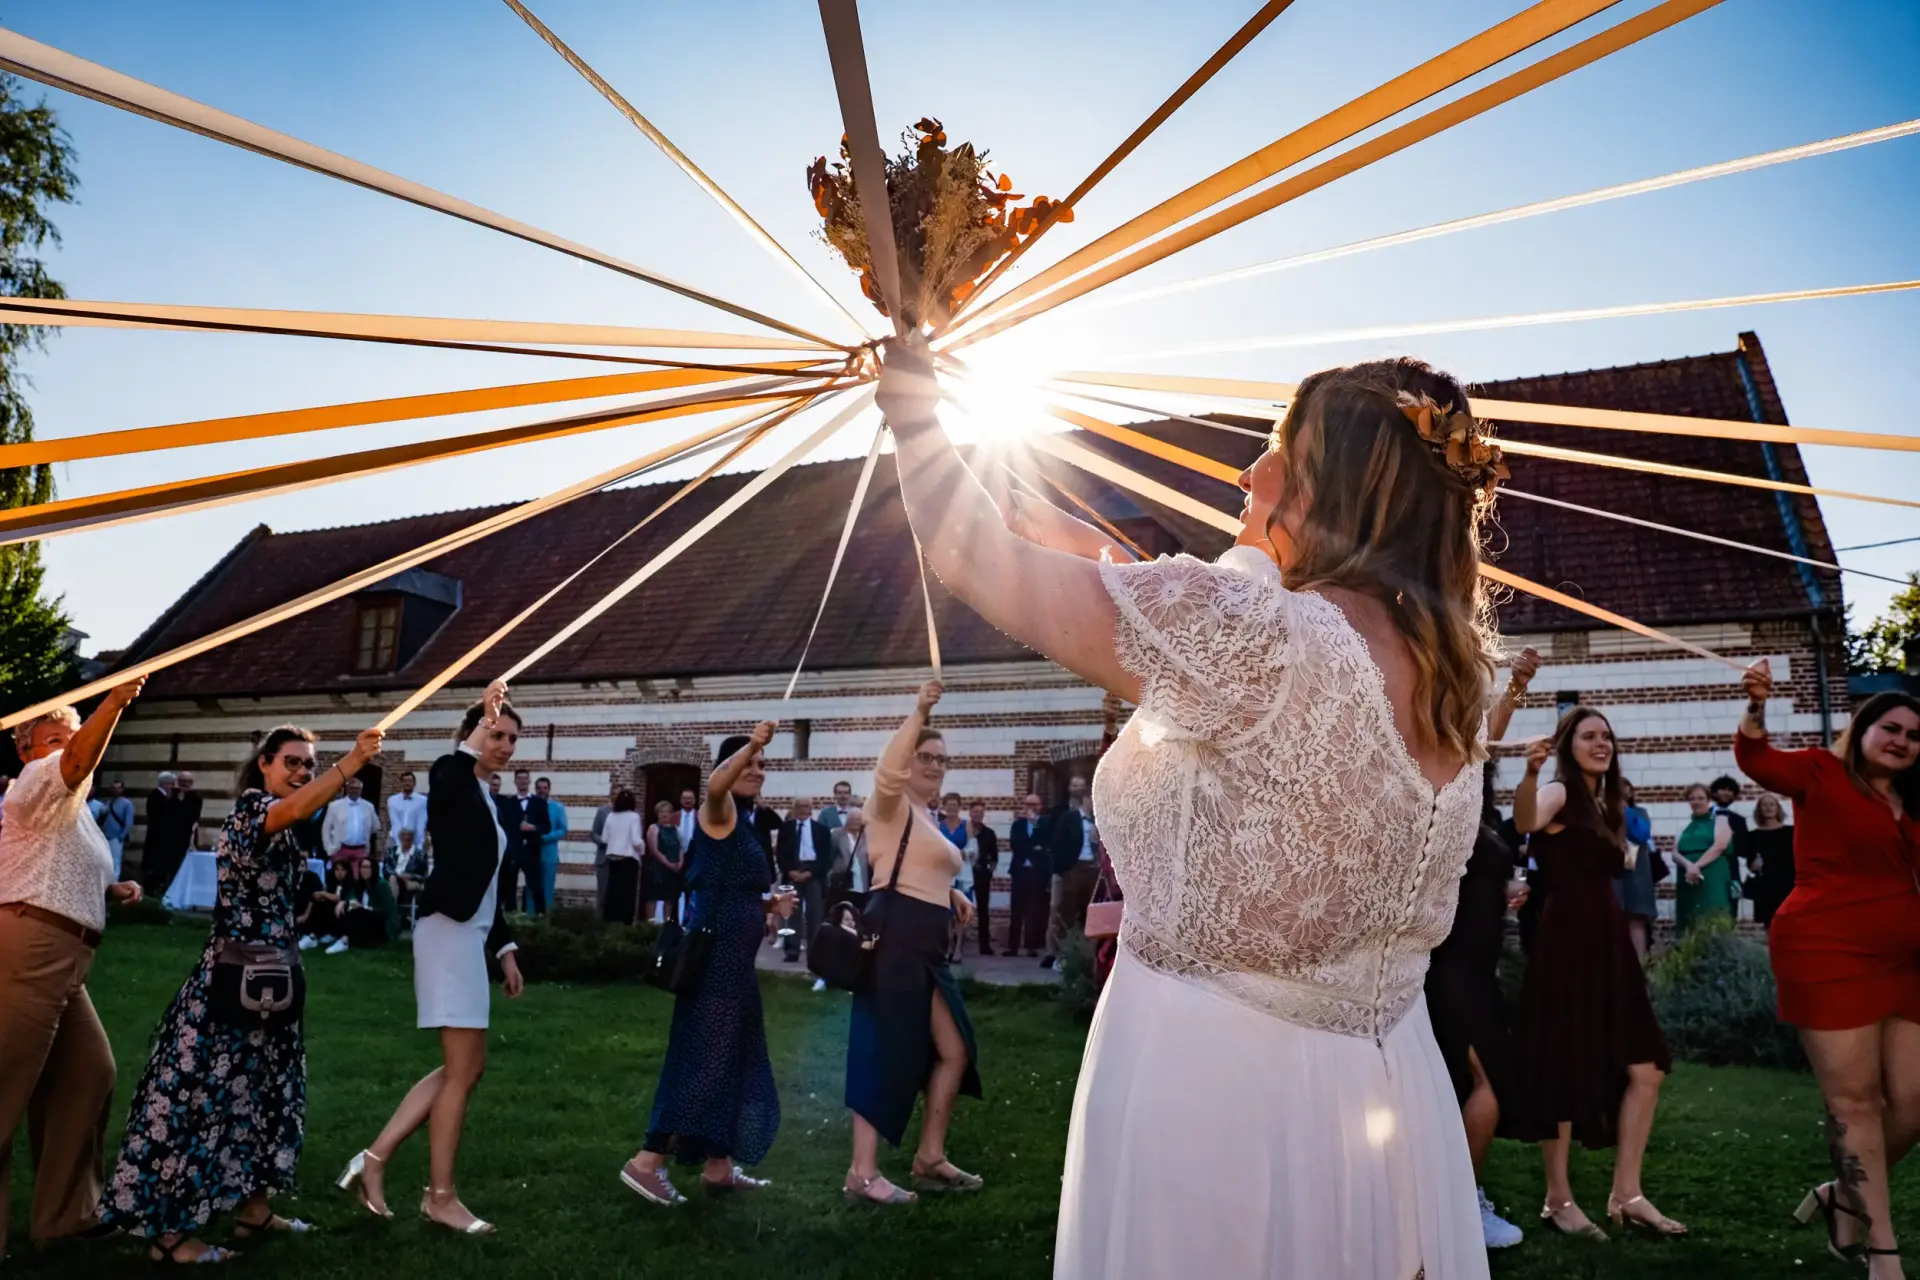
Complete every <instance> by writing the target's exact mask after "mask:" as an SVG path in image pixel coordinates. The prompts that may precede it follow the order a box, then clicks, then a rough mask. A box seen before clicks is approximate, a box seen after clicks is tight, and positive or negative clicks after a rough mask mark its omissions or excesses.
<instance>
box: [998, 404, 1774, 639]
mask: <svg viewBox="0 0 1920 1280" xmlns="http://www.w3.org/2000/svg"><path fill="white" fill-rule="evenodd" d="M1034 444H1035V445H1036V447H1038V448H1042V449H1045V450H1046V451H1047V452H1048V453H1051V454H1053V455H1054V456H1055V457H1057V458H1060V459H1061V460H1063V461H1066V462H1071V463H1073V464H1074V465H1075V466H1078V467H1081V468H1083V469H1085V470H1087V471H1090V472H1092V473H1093V474H1094V475H1097V476H1099V477H1100V478H1101V479H1103V480H1107V481H1110V482H1111V483H1113V484H1116V485H1118V486H1120V487H1121V488H1123V489H1127V490H1130V491H1131V492H1133V493H1136V494H1138V495H1140V496H1141V497H1143V498H1146V499H1148V500H1149V501H1152V502H1158V503H1160V504H1161V505H1162V506H1165V507H1168V508H1169V509H1171V510H1174V511H1177V512H1180V513H1181V514H1183V515H1187V516H1191V517H1193V518H1194V519H1197V520H1201V521H1203V522H1205V523H1206V524H1208V525H1211V526H1212V527H1213V528H1215V529H1218V530H1220V531H1221V532H1222V533H1225V534H1228V535H1230V536H1233V537H1238V536H1239V534H1240V521H1239V520H1237V519H1235V518H1234V517H1232V516H1230V515H1228V514H1227V513H1225V512H1224V511H1220V510H1218V509H1217V508H1214V507H1211V506H1209V505H1207V504H1206V503H1204V502H1201V501H1199V500H1198V499H1195V498H1191V497H1189V496H1187V495H1186V494H1184V493H1181V492H1180V491H1179V490H1178V489H1173V488H1170V487H1168V486H1167V485H1163V484H1161V483H1159V482H1158V481H1155V480H1149V479H1148V478H1147V477H1145V476H1143V475H1141V474H1140V473H1138V472H1137V471H1133V470H1130V469H1129V468H1127V467H1123V466H1121V465H1120V464H1119V463H1117V462H1114V461H1112V460H1111V459H1109V458H1107V457H1105V456H1104V455H1102V454H1098V453H1095V452H1094V451H1093V450H1091V449H1087V448H1084V447H1082V446H1080V445H1077V444H1074V443H1072V442H1071V441H1068V440H1064V439H1062V438H1061V437H1059V436H1057V435H1040V436H1037V437H1035V439H1034ZM1480 575H1481V576H1482V577H1484V578H1486V579H1488V580H1489V581H1491V582H1497V583H1499V584H1501V585H1502V586H1507V587H1511V588H1513V589H1514V590H1516V591H1524V592H1526V593H1527V594H1528V595H1532V596H1538V597H1539V598H1540V599H1542V600H1546V601H1549V602H1551V603H1553V604H1557V605H1559V606H1560V607H1561V608H1564V609H1570V610H1572V611H1573V612H1575V613H1580V614H1584V615H1586V616H1587V617H1589V618H1593V619H1595V620H1597V621H1600V622H1604V623H1606V624H1607V625H1608V626H1612V627H1619V628H1621V629H1623V630H1626V631H1631V632H1634V633H1635V634H1636V635H1642V636H1645V637H1646V638H1647V639H1649V640H1655V641H1658V642H1659V643H1661V644H1666V645H1671V646H1673V647H1674V648H1676V649H1684V650H1685V651H1686V652H1688V653H1692V654H1696V655H1698V656H1700V657H1702V658H1709V659H1711V660H1712V661H1714V662H1718V663H1721V664H1722V665H1724V666H1727V667H1731V668H1732V669H1733V670H1735V671H1745V670H1746V664H1744V663H1741V662H1736V661H1734V660H1733V659H1732V658H1727V657H1722V656H1721V655H1720V654H1717V653H1715V652H1713V651H1712V650H1711V649H1706V648H1703V647H1701V646H1700V645H1697V644H1694V643H1693V642H1692V641H1690V640H1682V639H1681V638H1680V637H1678V636H1674V635H1670V634H1668V633H1667V632H1665V631H1661V630H1660V629H1658V628H1657V627H1650V626H1647V625H1646V624H1645V623H1642V622H1636V621H1634V620H1633V619H1632V618H1628V617H1625V616H1623V615H1621V614H1617V613H1614V612H1612V611H1611V610H1608V609H1602V608H1600V607H1599V606H1598V605H1593V604H1588V603H1587V602H1586V601H1585V600H1580V599H1577V598H1575V597H1573V596H1570V595H1567V594H1566V593H1565V592H1561V591H1555V590H1554V589H1553V588H1551V587H1543V586H1541V585H1540V584H1539V583H1537V582H1533V581H1531V580H1529V579H1527V578H1522V577H1521V576H1519V575H1518V574H1515V573H1509V572H1507V571H1506V570H1505V569H1500V568H1496V567H1495V566H1493V565H1490V564H1482V565H1481V566H1480Z"/></svg>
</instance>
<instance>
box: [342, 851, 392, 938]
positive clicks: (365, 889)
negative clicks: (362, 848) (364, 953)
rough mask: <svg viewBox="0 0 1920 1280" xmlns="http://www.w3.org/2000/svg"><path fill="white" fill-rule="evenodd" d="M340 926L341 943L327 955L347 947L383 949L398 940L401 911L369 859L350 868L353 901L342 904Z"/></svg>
mask: <svg viewBox="0 0 1920 1280" xmlns="http://www.w3.org/2000/svg"><path fill="white" fill-rule="evenodd" d="M340 923H341V929H340V933H341V937H340V941H338V942H336V943H334V944H333V945H332V946H331V947H328V948H327V954H329V955H337V954H338V953H339V952H342V951H345V950H346V949H347V948H348V947H359V948H361V949H363V950H365V949H368V948H372V947H384V946H386V945H387V944H388V943H389V942H392V941H393V940H394V939H395V938H398V937H399V936H400V911H399V908H398V907H396V906H395V905H394V901H393V891H392V890H391V889H389V888H388V887H387V882H386V880H385V879H383V878H382V877H381V876H380V874H379V872H378V871H377V870H376V868H375V867H374V865H373V859H372V858H371V857H365V858H361V859H360V860H359V861H358V862H355V863H354V864H353V892H352V897H351V899H350V900H349V901H347V902H344V903H342V904H341V914H340Z"/></svg>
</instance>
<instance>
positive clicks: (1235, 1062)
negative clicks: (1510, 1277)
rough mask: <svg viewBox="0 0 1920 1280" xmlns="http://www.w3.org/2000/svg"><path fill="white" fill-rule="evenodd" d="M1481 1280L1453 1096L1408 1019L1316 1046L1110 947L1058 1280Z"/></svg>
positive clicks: (1419, 1012) (1087, 1065)
mask: <svg viewBox="0 0 1920 1280" xmlns="http://www.w3.org/2000/svg"><path fill="white" fill-rule="evenodd" d="M1422 1267H1424V1268H1425V1269H1426V1280H1481V1278H1483V1277H1485V1276H1486V1275H1487V1254H1486V1246H1485V1243H1484V1240H1483V1238H1482V1236H1481V1230H1480V1214H1479V1207H1478V1203H1477V1200H1476V1197H1475V1194H1474V1180H1473V1165H1472V1161H1471V1160H1470V1159H1469V1157H1468V1154H1467V1137H1466V1130H1465V1129H1464V1128H1463V1127H1462V1125H1461V1122H1460V1110H1459V1106H1458V1104H1457V1103H1456V1101H1455V1099H1454V1094H1453V1086H1452V1084H1451V1082H1450V1081H1449V1080H1448V1078H1447V1072H1446V1068H1445V1066H1444V1064H1443V1063H1442V1062H1441V1059H1440V1050H1439V1048H1438V1046H1437V1045H1436V1044H1435V1043H1434V1039H1433V1029H1432V1027H1431V1025H1430V1024H1429V1023H1428V1021H1427V1006H1426V1001H1425V1000H1424V999H1422V1000H1421V1001H1419V1002H1418V1003H1416V1004H1415V1006H1414V1007H1413V1009H1412V1010H1410V1011H1409V1012H1408V1014H1407V1016H1406V1017H1405V1018H1403V1019H1402V1020H1401V1021H1400V1023H1399V1025H1398V1026H1396V1027H1395V1028H1394V1029H1393V1031H1392V1032H1391V1033H1390V1034H1389V1035H1388V1036H1387V1038H1386V1043H1385V1046H1384V1048H1383V1047H1381V1046H1377V1045H1375V1044H1374V1042H1373V1041H1372V1040H1369V1039H1360V1038H1356V1037H1353V1036H1344V1035H1338V1034H1336V1033H1334V1032H1330V1031H1314V1030H1310V1029H1308V1028H1305V1027H1299V1026H1295V1025H1293V1024H1292V1023H1288V1022H1283V1021H1281V1020H1280V1019H1278V1018H1275V1017H1273V1016H1272V1015H1270V1014H1267V1013H1263V1012H1260V1011H1258V1010H1255V1009H1252V1008H1249V1007H1247V1006H1245V1005H1241V1004H1238V1003H1235V1002H1234V1001H1231V1000H1228V999H1226V998H1225V997H1222V996H1218V995H1215V994H1213V993H1212V992H1210V991H1207V990H1205V989H1204V988H1202V987H1199V986H1196V985H1194V984H1192V983H1188V982H1185V981H1182V980H1181V979H1179V978H1176V977H1173V976H1171V975H1168V974H1165V973H1161V972H1160V971H1158V970H1155V969H1152V968H1149V967H1148V966H1146V965H1145V964H1142V963H1141V962H1140V961H1138V960H1136V959H1134V958H1133V956H1132V955H1131V954H1129V953H1128V952H1127V951H1126V949H1125V948H1124V947H1123V948H1121V954H1120V959H1119V962H1118V964H1116V965H1115V967H1114V972H1113V975H1112V976H1111V977H1110V978H1109V979H1108V981H1107V987H1106V991H1105V992H1104V993H1103V994H1102V995H1101V998H1100V1006H1099V1009H1098V1011H1097V1012H1096V1013H1095V1014H1094V1020H1093V1028H1092V1031H1091V1032H1090V1033H1089V1035H1088V1037H1087V1049H1086V1057H1085V1059H1084V1061H1083V1062H1082V1064H1081V1068H1080V1082H1079V1087H1078V1089H1077V1090H1076V1092H1075V1094H1074V1099H1073V1123H1072V1128H1071V1130H1070V1131H1069V1133H1068V1136H1067V1165H1066V1177H1065V1179H1064V1186H1063V1187H1062V1191H1061V1197H1060V1227H1059V1236H1058V1239H1057V1241H1056V1243H1055V1250H1054V1275H1055V1277H1056V1278H1057V1280H1092V1278H1094V1277H1098V1278H1100V1280H1122V1278H1127V1280H1132V1278H1138V1280H1164V1278H1165V1277H1169V1276H1183V1275H1185V1276H1205V1277H1207V1280H1251V1278H1253V1277H1275V1278H1280V1277H1285V1278H1286V1280H1349V1278H1351V1280H1411V1278H1412V1277H1414V1276H1416V1275H1418V1274H1419V1273H1420V1271H1421V1268H1422Z"/></svg>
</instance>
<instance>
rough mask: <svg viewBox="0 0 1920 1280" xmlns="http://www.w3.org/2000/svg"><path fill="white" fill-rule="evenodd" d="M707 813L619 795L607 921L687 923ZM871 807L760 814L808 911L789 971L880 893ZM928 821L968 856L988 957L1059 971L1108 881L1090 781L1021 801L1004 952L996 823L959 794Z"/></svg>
mask: <svg viewBox="0 0 1920 1280" xmlns="http://www.w3.org/2000/svg"><path fill="white" fill-rule="evenodd" d="M698 804H699V797H698V794H697V793H696V792H695V791H693V790H691V789H689V790H684V791H682V792H681V793H680V797H679V803H678V804H677V805H676V804H675V803H674V802H673V801H670V800H660V801H658V802H657V803H656V804H655V805H654V812H653V813H652V814H651V815H643V814H642V813H641V812H640V811H639V800H638V799H637V797H636V795H635V793H634V792H633V790H632V789H630V788H627V787H620V786H616V787H615V789H614V790H613V792H612V794H611V795H609V796H608V798H607V802H606V803H605V804H602V805H601V806H600V807H599V808H598V809H597V810H595V812H594V815H593V826H592V828H591V836H592V840H593V846H594V872H595V881H596V885H597V889H598V892H599V895H600V913H601V917H602V918H603V919H605V920H608V921H612V922H617V923H622V924H631V923H633V922H634V921H636V920H660V921H664V920H676V921H677V920H680V919H682V915H683V911H684V907H685V894H686V883H685V881H686V868H687V857H688V854H689V852H690V850H691V848H692V844H693V833H694V830H695V825H694V824H695V823H696V821H697V817H698ZM870 804H871V800H861V799H859V798H857V797H856V795H855V793H854V788H853V784H852V783H851V782H849V781H844V780H843V781H840V782H836V783H835V784H834V785H833V799H832V802H831V803H828V804H825V805H822V806H821V807H820V808H819V810H818V811H817V812H816V811H815V809H814V807H813V801H812V800H811V799H807V798H801V799H796V800H793V801H791V802H789V804H788V806H787V810H786V812H785V814H784V815H781V814H780V813H779V812H778V811H777V810H776V809H775V807H774V806H771V805H757V806H756V808H755V811H754V815H755V816H754V819H753V820H754V821H755V822H756V823H758V824H759V827H758V829H757V831H756V835H757V836H758V838H759V839H760V840H761V842H762V844H763V845H764V846H765V847H766V848H767V849H768V850H769V851H770V853H771V856H772V858H773V870H774V871H775V873H777V876H778V878H779V881H780V883H783V884H789V885H791V886H792V887H793V889H794V893H795V898H796V900H797V903H798V910H797V917H798V920H797V927H795V928H793V929H792V930H790V931H785V932H780V931H776V932H775V933H774V934H773V935H772V938H773V943H774V945H777V946H779V947H780V949H781V951H782V953H783V956H784V958H785V959H786V960H787V962H789V963H798V962H799V960H800V958H801V955H802V954H803V953H804V951H805V947H806V944H805V942H804V939H805V938H808V937H811V936H812V935H813V932H814V930H815V929H816V928H818V927H819V924H820V921H821V920H822V919H823V918H824V917H825V914H826V911H827V908H828V907H830V906H832V905H833V904H834V903H837V902H852V903H855V904H856V905H858V904H861V903H864V902H865V901H866V897H867V894H868V893H869V892H870V889H871V885H872V881H873V869H872V858H871V850H870V848H869V839H870V833H869V830H868V813H867V807H868V806H869V805H870ZM928 812H929V817H930V818H931V820H932V822H933V825H934V828H935V829H936V830H937V831H938V832H939V834H940V835H941V836H942V837H944V838H945V839H946V840H947V841H948V843H950V844H952V845H953V847H954V848H955V849H957V850H958V851H959V853H960V869H959V871H958V872H957V873H956V875H955V877H954V888H955V889H956V890H957V891H958V892H959V893H961V894H962V895H963V896H965V897H966V899H967V900H968V901H969V902H970V903H972V904H973V906H974V908H975V910H974V912H973V915H972V919H971V921H970V922H969V923H970V924H971V925H972V927H973V929H974V935H973V936H974V937H975V938H976V940H977V941H976V943H975V945H976V947H977V953H978V954H979V955H982V956H993V955H996V954H998V955H1006V956H1018V955H1022V954H1024V955H1025V956H1027V957H1028V958H1029V959H1036V958H1037V959H1038V960H1039V962H1040V965H1041V966H1042V967H1043V968H1052V967H1053V966H1054V965H1055V964H1056V963H1057V958H1058V955H1059V951H1060V945H1061V942H1062V940H1063V939H1064V938H1065V936H1066V934H1067V933H1068V932H1069V931H1070V930H1072V929H1076V928H1084V927H1085V925H1086V919H1087V906H1088V904H1089V902H1090V901H1091V900H1092V898H1093V894H1094V890H1095V885H1096V881H1097V877H1098V867H1099V860H1100V856H1101V846H1100V840H1099V834H1098V829H1097V826H1096V824H1095V821H1094V817H1093V810H1092V806H1091V801H1090V798H1089V793H1088V788H1087V781H1086V779H1085V778H1084V777H1083V776H1081V775H1078V774H1076V775H1074V776H1073V777H1072V778H1070V779H1069V781H1068V783H1067V788H1066V794H1065V795H1064V796H1062V797H1061V800H1060V802H1059V803H1058V804H1057V805H1055V806H1054V807H1053V808H1051V809H1049V808H1047V807H1046V806H1045V805H1044V804H1043V803H1042V801H1041V799H1040V797H1039V796H1038V795H1037V794H1029V795H1027V796H1026V797H1025V799H1024V800H1023V801H1022V803H1021V807H1020V810H1019V816H1017V817H1016V818H1014V820H1013V822H1012V823H1011V825H1010V826H1009V828H1008V831H1007V833H1006V836H1005V837H1004V838H1005V845H1004V848H1005V849H1006V851H1007V861H1006V874H1007V879H1008V884H1009V889H1010V895H1009V897H1010V903H1009V910H1008V913H1007V921H1006V927H1005V929H1004V931H1003V932H1002V933H1001V934H1000V941H999V946H998V947H996V946H995V945H994V933H993V921H992V917H991V912H990V910H989V907H990V905H991V886H992V883H993V878H994V877H995V875H997V874H998V873H999V871H1000V868H1001V849H1002V848H1003V845H1002V839H1003V837H1002V836H1001V834H1000V832H998V831H996V830H995V829H994V828H993V827H992V826H991V825H989V824H988V822H987V806H986V802H985V801H982V800H974V801H971V802H968V801H967V800H966V799H965V797H963V796H962V795H961V794H960V793H959V792H957V791H948V792H945V793H944V794H942V795H940V796H939V798H938V800H937V802H936V803H934V804H932V805H930V806H929V807H928ZM967 936H968V935H967V930H966V928H965V927H963V926H962V925H961V923H960V922H959V920H958V917H957V916H956V917H955V918H954V919H953V920H952V921H951V922H950V929H949V937H948V943H947V948H946V955H947V959H948V961H949V962H950V963H953V962H958V961H959V959H960V958H961V955H962V952H963V949H964V946H965V943H966V940H967ZM818 987H819V989H824V987H825V984H824V983H821V984H818Z"/></svg>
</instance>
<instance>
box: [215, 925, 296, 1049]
mask: <svg viewBox="0 0 1920 1280" xmlns="http://www.w3.org/2000/svg"><path fill="white" fill-rule="evenodd" d="M306 1006H307V972H306V970H305V969H304V968H302V967H301V965H300V953H299V952H298V951H296V950H294V949H293V948H292V947H276V946H274V945H273V944H272V943H269V942H227V943H223V944H221V947H220V950H219V952H218V953H217V954H216V955H215V956H214V958H213V981H212V982H211V983H210V984H209V987H208V991H207V1007H208V1009H209V1010H210V1011H211V1012H212V1014H213V1016H214V1018H215V1019H216V1020H217V1021H220V1022H224V1023H226V1024H227V1025H229V1026H235V1027H245V1028H253V1027H260V1028H262V1029H264V1030H269V1031H271V1030H276V1029H278V1028H280V1027H284V1026H287V1025H289V1024H291V1023H295V1022H298V1021H300V1015H301V1013H302V1012H303V1011H304V1010H305V1009H306Z"/></svg>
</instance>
